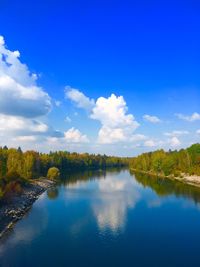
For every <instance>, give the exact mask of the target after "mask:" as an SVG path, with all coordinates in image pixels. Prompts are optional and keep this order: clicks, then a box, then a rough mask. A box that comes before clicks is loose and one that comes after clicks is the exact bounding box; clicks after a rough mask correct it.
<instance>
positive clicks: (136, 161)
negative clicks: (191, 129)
mask: <svg viewBox="0 0 200 267" xmlns="http://www.w3.org/2000/svg"><path fill="white" fill-rule="evenodd" d="M130 167H131V168H132V169H136V170H140V171H146V172H152V173H154V174H158V175H165V176H168V175H174V176H181V174H182V173H187V174H191V175H192V174H196V175H200V144H194V145H192V146H191V147H189V148H187V149H181V150H180V151H176V150H175V151H168V152H165V151H164V150H157V151H155V152H149V153H144V154H141V155H140V156H138V157H135V158H133V159H132V160H131V162H130Z"/></svg>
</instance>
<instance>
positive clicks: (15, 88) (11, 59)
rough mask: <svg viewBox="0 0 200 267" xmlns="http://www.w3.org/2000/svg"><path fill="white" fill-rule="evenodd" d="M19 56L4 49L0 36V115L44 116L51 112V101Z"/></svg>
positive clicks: (15, 52) (17, 53)
mask: <svg viewBox="0 0 200 267" xmlns="http://www.w3.org/2000/svg"><path fill="white" fill-rule="evenodd" d="M19 56H20V53H19V52H18V51H14V52H12V51H10V50H8V49H7V48H6V47H5V42H4V39H3V37H2V36H0V113H1V114H5V115H14V116H22V117H29V118H35V117H38V116H42V115H45V114H47V113H48V112H49V111H50V110H51V99H50V97H49V95H48V94H47V93H46V92H45V91H44V90H43V89H42V88H40V87H39V86H37V84H36V80H37V76H36V75H35V74H32V73H31V72H30V71H29V69H28V67H27V66H26V65H25V64H22V63H21V61H20V60H19Z"/></svg>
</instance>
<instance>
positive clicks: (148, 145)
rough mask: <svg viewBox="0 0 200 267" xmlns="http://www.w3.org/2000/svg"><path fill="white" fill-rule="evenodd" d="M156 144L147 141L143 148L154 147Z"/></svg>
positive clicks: (152, 141) (150, 140)
mask: <svg viewBox="0 0 200 267" xmlns="http://www.w3.org/2000/svg"><path fill="white" fill-rule="evenodd" d="M156 145H157V144H156V142H155V141H154V140H152V139H149V140H146V141H145V142H144V146H146V147H155V146H156Z"/></svg>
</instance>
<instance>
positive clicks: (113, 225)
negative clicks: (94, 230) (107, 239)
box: [67, 171, 140, 233]
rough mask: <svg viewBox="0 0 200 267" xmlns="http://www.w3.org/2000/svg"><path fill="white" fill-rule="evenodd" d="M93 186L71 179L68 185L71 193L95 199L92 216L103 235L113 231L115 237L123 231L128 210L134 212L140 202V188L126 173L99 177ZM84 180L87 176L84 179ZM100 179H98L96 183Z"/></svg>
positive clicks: (102, 174)
mask: <svg viewBox="0 0 200 267" xmlns="http://www.w3.org/2000/svg"><path fill="white" fill-rule="evenodd" d="M91 176H92V177H93V180H91V181H92V182H91V183H85V180H84V179H83V180H81V179H80V177H79V179H71V180H70V181H69V180H68V182H67V187H68V189H73V190H77V191H78V192H79V193H80V192H84V191H86V192H87V194H88V195H89V193H90V197H91V198H92V200H91V201H90V203H91V208H92V210H93V214H94V216H95V218H96V222H97V224H98V227H99V229H100V231H102V232H104V231H107V230H111V231H112V232H113V233H117V232H118V231H122V230H123V229H124V226H125V222H126V214H127V210H128V209H129V208H134V206H135V205H136V203H137V201H138V200H139V199H140V193H139V190H137V189H138V188H139V186H138V185H137V183H136V182H135V181H134V179H131V177H130V175H129V173H128V172H127V171H124V172H120V173H119V172H116V171H113V172H108V173H107V174H106V179H104V177H105V173H98V174H97V175H95V176H94V173H93V175H91ZM83 178H84V176H83ZM97 178H98V179H97Z"/></svg>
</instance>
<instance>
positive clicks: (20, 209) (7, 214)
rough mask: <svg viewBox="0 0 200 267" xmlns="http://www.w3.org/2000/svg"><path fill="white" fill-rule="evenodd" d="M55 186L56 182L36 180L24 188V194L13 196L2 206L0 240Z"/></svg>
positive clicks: (0, 209) (0, 211) (0, 206)
mask: <svg viewBox="0 0 200 267" xmlns="http://www.w3.org/2000/svg"><path fill="white" fill-rule="evenodd" d="M53 184H54V182H53V181H50V180H48V179H40V180H35V181H33V182H31V183H30V184H29V185H27V186H25V187H24V188H23V193H22V194H20V195H16V196H13V197H12V199H11V200H10V201H9V202H8V203H2V204H0V238H1V237H2V236H3V234H4V233H5V232H7V231H8V230H9V229H10V228H12V227H13V225H14V224H15V223H16V221H18V220H20V219H21V218H22V217H23V216H24V215H25V213H26V212H27V211H28V210H29V209H30V208H31V206H32V204H33V203H34V202H35V200H36V199H38V197H39V196H40V195H41V194H42V193H43V192H44V191H45V190H47V189H48V188H50V187H51V186H53Z"/></svg>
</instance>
